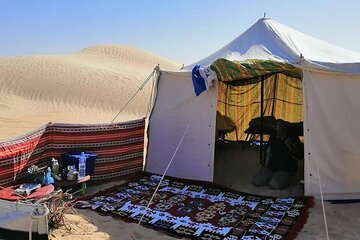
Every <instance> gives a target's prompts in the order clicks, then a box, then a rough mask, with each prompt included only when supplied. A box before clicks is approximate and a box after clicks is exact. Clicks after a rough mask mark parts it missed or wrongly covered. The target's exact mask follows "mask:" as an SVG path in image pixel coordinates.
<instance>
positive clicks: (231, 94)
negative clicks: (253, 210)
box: [211, 59, 304, 196]
mask: <svg viewBox="0 0 360 240" xmlns="http://www.w3.org/2000/svg"><path fill="white" fill-rule="evenodd" d="M211 69H212V70H214V71H215V72H216V73H217V76H218V77H219V87H218V89H219V90H218V103H217V117H216V121H217V123H216V128H217V131H216V135H217V136H216V138H217V141H216V143H215V167H214V182H215V183H218V184H221V185H224V186H227V187H230V188H234V189H237V190H240V191H244V192H249V193H254V194H262V195H273V196H300V195H303V194H304V188H303V184H302V182H303V181H302V180H303V179H304V161H303V159H301V160H300V161H298V168H297V172H296V174H295V176H294V178H293V179H292V184H291V185H290V186H289V187H287V188H285V189H283V190H272V189H271V188H270V187H269V186H264V187H255V186H253V185H252V178H253V176H254V175H255V174H256V173H257V172H258V171H259V169H260V168H261V166H262V164H263V160H261V159H264V152H265V149H266V147H267V141H268V139H269V136H270V133H271V132H273V131H272V130H273V127H274V123H275V119H282V120H285V121H286V122H288V125H287V127H288V128H289V129H293V133H294V134H295V135H296V136H298V137H300V139H301V142H302V143H303V137H302V136H303V133H302V131H303V129H302V122H303V105H302V79H301V77H302V76H301V70H300V69H298V68H296V67H293V66H292V65H288V64H284V63H278V62H275V61H264V60H263V61H260V60H256V61H255V60H253V61H244V62H231V61H227V60H225V59H218V60H217V61H215V62H214V63H213V64H212V65H211ZM261 133H263V134H261ZM261 135H263V136H261ZM261 143H262V146H261V145H260V144H261Z"/></svg>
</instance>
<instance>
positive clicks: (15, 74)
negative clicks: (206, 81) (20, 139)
mask: <svg viewBox="0 0 360 240" xmlns="http://www.w3.org/2000/svg"><path fill="white" fill-rule="evenodd" d="M158 64H159V65H160V68H162V69H166V70H178V69H179V68H180V66H181V65H180V64H178V63H175V62H173V61H170V60H168V59H165V58H163V57H160V56H157V55H154V54H152V53H149V52H146V51H143V50H140V49H136V48H132V47H128V46H122V45H95V46H90V47H88V48H85V49H83V50H82V51H79V52H76V53H72V54H68V55H35V56H23V57H13V58H0V140H5V139H9V138H13V137H15V136H18V135H21V134H24V133H26V132H28V131H30V130H32V129H35V128H38V127H40V126H41V125H43V124H46V123H48V122H63V123H108V122H110V121H111V120H112V119H113V117H114V116H115V115H116V114H117V113H118V111H119V110H120V109H121V108H122V107H123V106H124V104H125V103H126V102H127V101H128V99H130V97H131V96H132V95H133V94H134V93H135V92H136V90H137V89H138V88H139V86H140V85H141V84H142V83H143V82H144V80H145V79H146V78H147V76H148V75H149V74H150V73H151V72H152V71H153V69H154V67H155V66H156V65H158ZM150 92H151V83H148V84H147V85H146V86H145V88H144V89H143V90H141V91H140V92H139V94H138V95H137V96H136V97H135V98H134V100H133V101H132V102H131V103H130V104H129V105H128V107H127V108H126V109H124V111H123V112H122V114H120V115H119V117H118V118H117V119H116V121H123V120H131V119H137V118H139V117H143V116H145V115H146V111H147V108H148V104H149V94H150Z"/></svg>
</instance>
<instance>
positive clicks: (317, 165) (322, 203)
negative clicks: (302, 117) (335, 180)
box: [303, 81, 330, 240]
mask: <svg viewBox="0 0 360 240" xmlns="http://www.w3.org/2000/svg"><path fill="white" fill-rule="evenodd" d="M303 84H304V87H303V93H304V95H305V99H306V104H305V107H306V108H308V102H309V101H308V98H307V94H306V91H305V82H304V81H303ZM307 121H308V123H309V126H311V124H310V118H308V120H307ZM309 128H310V127H309ZM314 158H315V164H316V171H317V174H318V180H319V188H320V199H321V207H322V212H323V218H324V224H325V233H326V239H327V240H330V237H329V230H328V224H327V218H326V211H325V203H324V194H323V190H322V184H321V175H320V169H319V160H318V157H317V151H316V150H315V154H314Z"/></svg>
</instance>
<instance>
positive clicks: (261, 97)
mask: <svg viewBox="0 0 360 240" xmlns="http://www.w3.org/2000/svg"><path fill="white" fill-rule="evenodd" d="M263 132H264V77H263V76H261V83H260V164H261V165H263V164H264V161H263Z"/></svg>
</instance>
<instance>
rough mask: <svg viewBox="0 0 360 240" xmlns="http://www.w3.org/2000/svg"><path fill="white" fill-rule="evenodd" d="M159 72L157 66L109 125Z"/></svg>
mask: <svg viewBox="0 0 360 240" xmlns="http://www.w3.org/2000/svg"><path fill="white" fill-rule="evenodd" d="M158 70H159V65H157V66H156V67H155V68H154V70H153V71H152V72H151V73H150V75H149V76H148V77H147V78H146V79H145V81H144V82H143V83H142V84H141V85H140V87H139V88H138V89H137V90H136V92H135V93H134V94H133V95H132V96H131V98H130V99H129V100H128V101H127V102H126V103H125V105H124V106H123V107H122V108H121V109H120V111H119V112H118V113H117V114H116V116H115V117H114V118H113V119H112V120H111V123H113V122H114V121H115V119H116V118H117V117H118V116H119V115H120V113H122V111H123V110H124V109H125V108H126V107H127V106H128V105H129V103H130V102H131V101H132V100H133V99H134V97H135V96H136V94H138V92H140V91H141V90H142V89H143V88H144V86H145V85H146V84H147V82H148V81H149V80H150V79H151V78H152V77H153V76H154V74H155V73H156V72H157V71H158Z"/></svg>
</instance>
